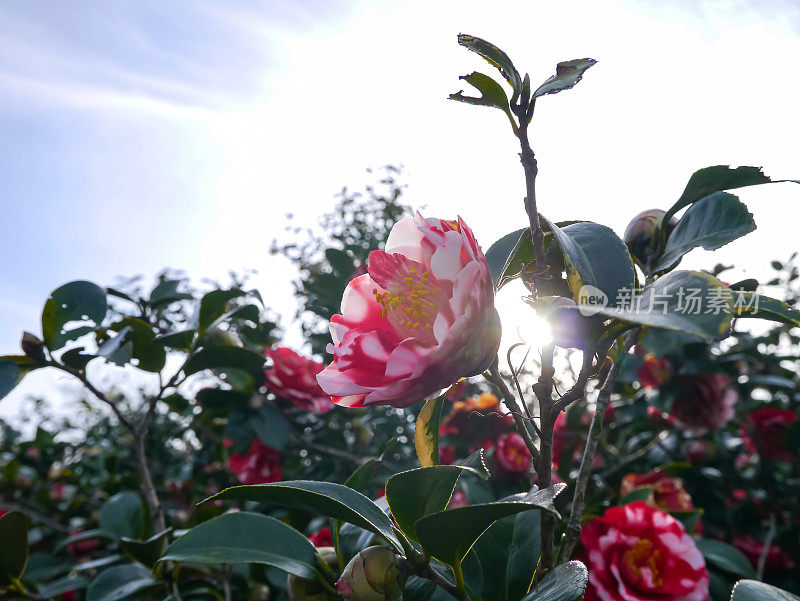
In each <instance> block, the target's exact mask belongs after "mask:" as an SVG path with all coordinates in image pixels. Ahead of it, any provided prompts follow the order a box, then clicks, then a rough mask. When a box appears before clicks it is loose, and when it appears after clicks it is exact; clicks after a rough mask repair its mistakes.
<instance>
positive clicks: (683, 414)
mask: <svg viewBox="0 0 800 601" xmlns="http://www.w3.org/2000/svg"><path fill="white" fill-rule="evenodd" d="M678 385H679V390H678V394H677V396H676V397H675V400H673V401H672V407H671V408H670V411H669V413H670V418H671V420H672V421H673V422H674V423H675V425H677V426H678V427H680V428H683V429H685V430H688V431H689V432H691V433H692V434H695V435H700V434H706V433H707V432H711V431H712V430H717V429H719V428H722V427H723V426H724V425H725V424H727V423H728V422H729V421H730V420H731V419H733V415H734V410H733V407H734V405H736V402H737V401H738V400H739V394H738V393H737V392H736V390H735V389H734V388H732V387H731V379H730V378H729V377H728V376H726V375H725V374H697V375H691V376H683V377H682V378H681V379H680V382H679V384H678Z"/></svg>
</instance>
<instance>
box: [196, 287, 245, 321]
mask: <svg viewBox="0 0 800 601" xmlns="http://www.w3.org/2000/svg"><path fill="white" fill-rule="evenodd" d="M245 294H247V293H246V292H245V291H244V290H241V289H239V288H232V289H231V290H212V291H211V292H208V293H206V294H205V295H203V298H202V299H201V300H200V314H199V316H198V318H197V327H198V329H199V330H200V331H201V332H202V331H205V330H206V328H208V327H209V326H210V325H211V324H212V323H214V321H216V320H217V319H218V318H219V317H221V316H222V315H223V313H225V309H226V308H227V306H228V301H230V300H233V299H234V298H238V297H240V296H244V295H245Z"/></svg>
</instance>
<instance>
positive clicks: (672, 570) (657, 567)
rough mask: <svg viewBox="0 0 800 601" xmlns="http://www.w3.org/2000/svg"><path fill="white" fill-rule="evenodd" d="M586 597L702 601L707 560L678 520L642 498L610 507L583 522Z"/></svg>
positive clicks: (602, 600) (595, 599) (706, 582)
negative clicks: (584, 523)
mask: <svg viewBox="0 0 800 601" xmlns="http://www.w3.org/2000/svg"><path fill="white" fill-rule="evenodd" d="M581 543H583V547H584V557H583V559H584V561H585V563H586V565H587V567H588V568H589V585H588V586H587V588H586V593H585V596H584V601H616V600H618V599H625V600H626V601H706V599H708V585H709V577H708V570H707V569H706V562H705V560H704V559H703V555H702V554H701V553H700V551H699V550H698V548H697V545H696V544H695V542H694V540H693V539H692V537H691V536H689V535H688V534H687V533H686V530H685V529H684V528H683V526H682V525H681V523H680V522H679V521H678V520H676V519H675V518H673V517H672V516H671V515H669V514H668V513H664V512H663V511H661V510H659V509H656V508H654V507H651V506H650V505H648V504H647V503H645V502H644V501H635V502H633V503H628V504H627V505H625V506H624V507H611V508H610V509H608V510H607V511H606V512H605V514H604V515H603V516H602V517H598V518H594V519H593V520H591V521H590V522H589V523H588V524H586V526H584V528H583V532H582V533H581Z"/></svg>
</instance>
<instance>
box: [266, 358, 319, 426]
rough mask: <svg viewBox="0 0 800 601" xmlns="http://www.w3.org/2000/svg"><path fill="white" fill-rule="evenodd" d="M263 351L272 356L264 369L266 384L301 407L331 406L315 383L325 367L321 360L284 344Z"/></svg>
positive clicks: (317, 410) (316, 409)
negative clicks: (268, 365)
mask: <svg viewBox="0 0 800 601" xmlns="http://www.w3.org/2000/svg"><path fill="white" fill-rule="evenodd" d="M266 355H267V357H269V358H270V359H272V367H268V368H267V369H265V370H264V374H265V375H266V379H267V382H266V383H267V387H268V388H269V389H270V390H271V391H272V392H274V393H275V394H276V395H277V396H279V397H282V398H284V399H286V400H288V401H291V402H292V404H294V406H295V407H297V408H298V409H302V410H303V411H311V412H313V413H326V412H328V411H329V410H330V409H332V408H333V403H331V400H330V398H329V397H328V395H327V394H325V392H323V390H322V388H320V387H319V384H318V383H317V374H318V373H319V372H321V371H322V370H323V369H324V367H325V364H324V363H322V362H320V361H314V360H313V359H307V358H306V357H303V356H302V355H298V354H297V353H295V352H294V351H293V350H292V349H290V348H286V347H285V346H279V347H276V348H273V349H267V352H266Z"/></svg>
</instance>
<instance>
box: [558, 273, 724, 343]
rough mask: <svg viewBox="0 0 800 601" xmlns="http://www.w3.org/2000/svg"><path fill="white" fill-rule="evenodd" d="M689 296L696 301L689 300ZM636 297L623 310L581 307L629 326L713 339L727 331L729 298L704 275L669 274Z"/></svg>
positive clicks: (718, 282) (708, 276) (716, 281)
mask: <svg viewBox="0 0 800 601" xmlns="http://www.w3.org/2000/svg"><path fill="white" fill-rule="evenodd" d="M681 290H683V294H681V293H680V291H681ZM690 295H691V299H699V301H697V302H695V300H691V299H690ZM636 298H637V299H638V300H637V301H636V302H635V303H633V304H632V305H631V304H630V303H625V304H626V305H627V306H625V307H607V308H604V309H598V308H597V307H583V306H582V307H581V308H582V309H583V310H584V311H587V312H591V313H593V314H599V315H603V316H606V317H611V318H616V319H619V320H622V321H626V322H629V323H635V324H641V325H644V326H651V327H654V328H664V329H667V330H676V331H679V332H685V333H687V334H693V335H695V336H701V337H703V338H717V337H719V336H721V335H722V334H724V333H725V332H727V331H728V328H730V324H731V315H732V308H733V295H732V293H731V291H730V289H729V288H728V287H727V286H725V284H723V283H722V282H720V281H719V280H718V279H717V278H715V277H714V276H712V275H709V274H707V273H702V272H699V271H673V272H672V273H668V274H667V275H665V276H662V277H660V278H658V279H657V280H656V281H655V282H653V283H652V284H650V285H648V286H645V287H644V289H643V290H642V292H641V293H640V294H639V295H637V297H636ZM697 307H699V309H697ZM564 310H567V309H562V311H564ZM576 310H577V309H576Z"/></svg>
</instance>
